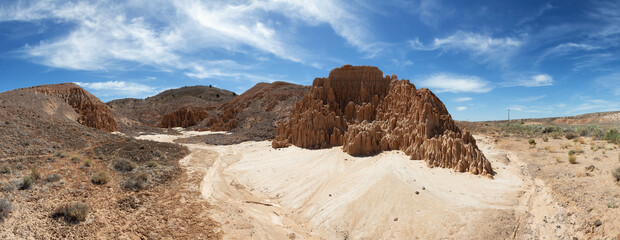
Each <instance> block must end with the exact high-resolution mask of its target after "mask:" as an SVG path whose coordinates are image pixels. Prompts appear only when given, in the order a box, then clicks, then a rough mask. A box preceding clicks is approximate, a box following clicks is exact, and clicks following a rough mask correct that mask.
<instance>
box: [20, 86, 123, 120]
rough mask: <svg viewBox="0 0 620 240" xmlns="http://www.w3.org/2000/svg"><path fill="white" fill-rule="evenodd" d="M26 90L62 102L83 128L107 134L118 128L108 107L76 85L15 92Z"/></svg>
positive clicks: (39, 87)
mask: <svg viewBox="0 0 620 240" xmlns="http://www.w3.org/2000/svg"><path fill="white" fill-rule="evenodd" d="M27 90H31V91H34V92H35V93H41V94H45V95H50V96H55V97H59V98H60V99H62V100H64V101H65V102H66V103H67V104H69V105H70V106H71V107H72V108H73V110H75V112H76V113H77V114H78V116H77V119H75V120H76V121H77V122H79V123H81V124H83V125H85V126H88V127H92V128H96V129H99V130H103V131H108V132H114V131H116V130H117V128H118V125H117V123H116V120H114V118H113V117H112V114H111V113H110V109H109V108H108V106H106V105H105V104H104V103H103V102H101V100H99V99H98V98H97V97H95V96H93V95H92V94H90V93H89V92H87V91H86V90H84V89H83V88H81V87H79V86H78V85H76V84H73V83H62V84H55V85H41V86H35V87H30V88H25V89H19V90H16V91H27Z"/></svg>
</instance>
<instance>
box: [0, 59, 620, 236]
mask: <svg viewBox="0 0 620 240" xmlns="http://www.w3.org/2000/svg"><path fill="white" fill-rule="evenodd" d="M228 93H229V92H227V91H225V90H221V89H218V88H215V87H208V86H207V87H200V86H197V87H185V88H181V89H174V90H167V91H165V92H162V93H161V94H159V95H156V96H154V97H151V98H147V99H144V100H140V99H123V100H115V101H111V102H109V103H107V104H104V103H103V102H101V101H100V100H99V99H97V98H96V97H95V96H93V95H92V94H90V93H89V92H87V91H85V90H84V89H82V88H81V87H79V86H77V85H75V84H57V85H44V86H36V87H31V88H24V89H17V90H12V91H8V92H4V93H1V94H0V105H1V108H0V111H1V112H2V114H0V116H1V118H2V119H1V120H2V121H0V122H1V123H2V128H1V130H0V131H2V138H1V139H0V143H1V146H2V152H1V154H2V155H1V156H0V159H1V162H0V170H1V174H0V184H1V185H0V186H1V188H0V189H1V191H2V197H1V200H0V213H1V214H0V217H1V218H2V223H1V224H0V230H1V231H0V237H1V238H3V239H52V238H53V239H55V238H74V239H101V238H105V239H112V238H114V239H117V238H122V239H179V238H182V239H489V238H491V239H617V238H618V237H619V236H618V234H620V218H618V217H617V216H618V215H619V213H620V209H619V208H618V205H619V204H620V183H619V180H620V149H618V145H619V143H620V135H619V133H618V130H617V128H616V127H617V126H618V124H619V123H620V118H619V117H618V116H619V113H618V112H605V113H596V114H586V115H579V116H574V117H562V118H548V119H517V120H512V121H490V122H489V121H486V122H463V121H454V120H452V118H451V116H450V114H449V113H448V111H447V110H446V108H445V106H444V105H443V103H442V101H441V100H439V99H438V98H437V97H436V96H435V95H434V94H433V93H432V92H431V91H429V90H428V89H425V88H421V89H417V88H416V87H415V85H414V84H412V83H410V82H409V81H408V80H399V79H398V77H397V76H395V75H391V76H388V75H385V76H384V74H383V72H382V71H380V70H379V69H378V68H376V67H369V66H350V65H345V66H342V67H340V68H336V69H333V70H332V71H331V72H330V73H329V76H328V77H325V78H316V79H315V80H314V82H313V84H312V86H299V85H295V84H290V83H284V82H275V83H260V84H258V85H256V86H255V87H254V88H252V89H250V90H248V91H246V92H245V93H243V94H240V95H238V96H236V94H234V95H233V94H228ZM214 96H219V97H214ZM205 99H206V100H205Z"/></svg>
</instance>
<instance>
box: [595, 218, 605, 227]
mask: <svg viewBox="0 0 620 240" xmlns="http://www.w3.org/2000/svg"><path fill="white" fill-rule="evenodd" d="M601 225H603V222H601V219H596V221H594V226H595V227H598V226H601Z"/></svg>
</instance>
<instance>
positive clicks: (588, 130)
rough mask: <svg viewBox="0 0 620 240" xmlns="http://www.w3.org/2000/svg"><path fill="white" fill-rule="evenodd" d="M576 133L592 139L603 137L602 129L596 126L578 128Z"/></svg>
mask: <svg viewBox="0 0 620 240" xmlns="http://www.w3.org/2000/svg"><path fill="white" fill-rule="evenodd" d="M577 132H578V133H579V135H581V136H582V137H592V138H594V139H601V138H602V137H603V129H602V128H601V127H599V126H596V125H588V126H583V127H579V128H578V129H577Z"/></svg>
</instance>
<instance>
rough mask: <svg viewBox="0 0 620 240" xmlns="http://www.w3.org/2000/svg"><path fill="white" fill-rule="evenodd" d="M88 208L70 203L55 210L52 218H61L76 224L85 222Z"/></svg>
mask: <svg viewBox="0 0 620 240" xmlns="http://www.w3.org/2000/svg"><path fill="white" fill-rule="evenodd" d="M88 212H89V207H88V205H86V204H85V203H81V202H72V203H69V204H65V205H62V206H60V207H59V208H57V209H56V211H55V212H54V214H53V215H52V216H53V217H62V218H64V219H65V221H67V222H72V223H77V222H82V221H84V220H86V217H87V216H88Z"/></svg>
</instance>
